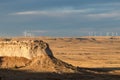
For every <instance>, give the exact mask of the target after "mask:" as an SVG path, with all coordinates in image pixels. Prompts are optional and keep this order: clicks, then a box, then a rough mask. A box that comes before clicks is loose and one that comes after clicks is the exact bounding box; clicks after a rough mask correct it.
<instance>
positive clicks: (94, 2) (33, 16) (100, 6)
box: [0, 0, 120, 37]
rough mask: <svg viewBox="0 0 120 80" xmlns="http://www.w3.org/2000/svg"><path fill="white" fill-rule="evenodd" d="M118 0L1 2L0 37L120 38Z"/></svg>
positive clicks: (18, 0) (4, 0) (119, 6)
mask: <svg viewBox="0 0 120 80" xmlns="http://www.w3.org/2000/svg"><path fill="white" fill-rule="evenodd" d="M119 8H120V0H0V36H22V35H24V33H25V32H28V33H29V32H30V33H31V34H32V35H34V36H66V37H68V36H71V37H75V36H87V35H88V34H90V33H91V35H93V34H92V33H93V32H94V34H96V35H100V34H101V33H102V34H103V35H104V34H105V33H108V32H109V34H112V33H117V35H120V9H119Z"/></svg>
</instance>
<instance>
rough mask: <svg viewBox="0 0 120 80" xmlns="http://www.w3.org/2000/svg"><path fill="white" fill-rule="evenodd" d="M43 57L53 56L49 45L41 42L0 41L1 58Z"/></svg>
mask: <svg viewBox="0 0 120 80" xmlns="http://www.w3.org/2000/svg"><path fill="white" fill-rule="evenodd" d="M41 55H49V56H53V55H52V52H51V50H50V49H49V46H48V44H47V43H45V42H43V41H41V40H26V41H24V40H23V41H12V40H10V41H0V56H10V57H24V58H28V59H32V58H34V57H38V56H41Z"/></svg>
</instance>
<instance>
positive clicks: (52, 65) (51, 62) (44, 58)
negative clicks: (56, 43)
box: [0, 40, 77, 73]
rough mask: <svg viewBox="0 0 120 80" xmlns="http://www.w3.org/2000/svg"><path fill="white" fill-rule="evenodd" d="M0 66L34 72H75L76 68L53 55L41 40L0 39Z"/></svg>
mask: <svg viewBox="0 0 120 80" xmlns="http://www.w3.org/2000/svg"><path fill="white" fill-rule="evenodd" d="M0 68H16V69H20V70H28V71H35V72H56V73H64V72H72V73H74V72H77V68H76V67H74V66H72V65H70V64H68V63H65V62H63V61H61V60H59V59H57V58H55V57H54V56H53V53H52V51H51V49H50V48H49V45H48V44H47V43H46V42H43V41H42V40H26V41H24V40H21V41H13V40H9V41H8V40H7V41H0Z"/></svg>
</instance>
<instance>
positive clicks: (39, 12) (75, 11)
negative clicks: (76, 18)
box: [10, 8, 94, 16]
mask: <svg viewBox="0 0 120 80" xmlns="http://www.w3.org/2000/svg"><path fill="white" fill-rule="evenodd" d="M93 10H94V8H88V9H72V8H70V9H67V8H64V9H51V10H35V11H23V12H15V13H10V15H47V16H63V15H68V14H80V13H81V14H82V13H88V12H91V11H93Z"/></svg>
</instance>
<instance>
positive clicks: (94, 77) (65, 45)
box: [0, 37, 120, 80]
mask: <svg viewBox="0 0 120 80" xmlns="http://www.w3.org/2000/svg"><path fill="white" fill-rule="evenodd" d="M14 39H18V38H14ZM20 39H24V38H19V40H20ZM25 39H40V40H43V41H45V42H47V43H48V44H49V46H50V48H51V50H52V52H53V54H54V56H55V57H56V58H58V59H60V60H62V61H64V62H66V63H69V64H72V65H73V66H76V67H78V68H77V69H78V71H79V72H80V73H64V74H62V73H53V72H52V73H51V72H47V73H46V72H31V71H21V70H19V69H16V68H15V69H0V74H2V75H4V74H6V75H7V78H2V79H3V80H8V79H9V78H10V80H39V79H41V80H120V37H81V38H41V37H39V38H38V37H37V38H25ZM49 66H51V65H49ZM51 67H52V66H51ZM12 78H13V79H12Z"/></svg>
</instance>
